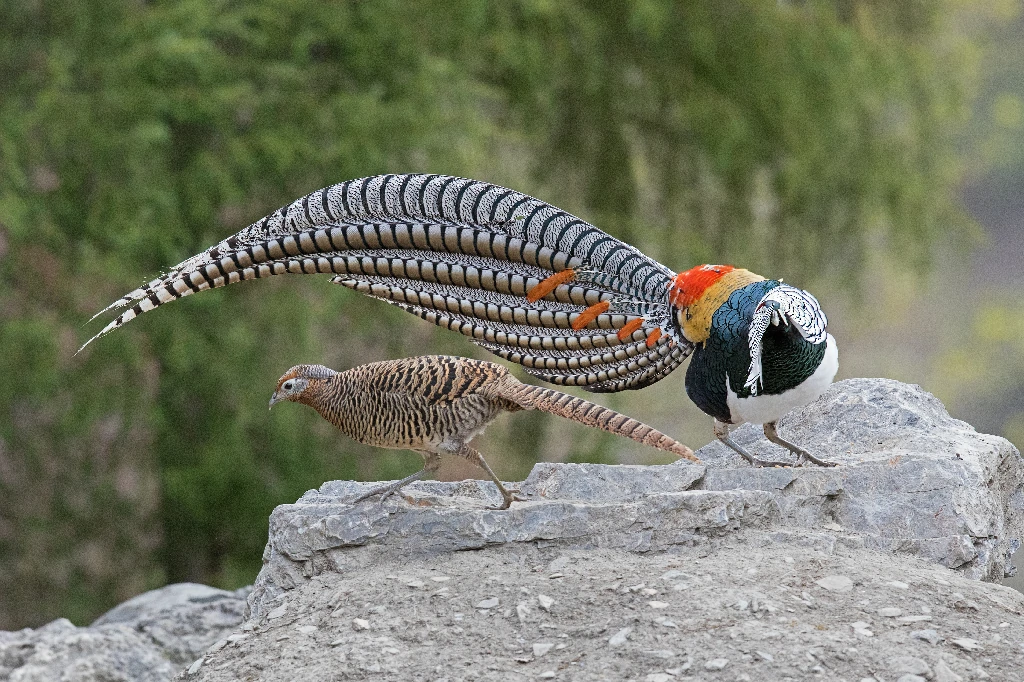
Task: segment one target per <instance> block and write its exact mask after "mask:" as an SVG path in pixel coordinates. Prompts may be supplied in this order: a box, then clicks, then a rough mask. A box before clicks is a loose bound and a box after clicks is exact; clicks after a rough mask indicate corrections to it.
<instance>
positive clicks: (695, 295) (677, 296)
mask: <svg viewBox="0 0 1024 682" xmlns="http://www.w3.org/2000/svg"><path fill="white" fill-rule="evenodd" d="M735 269H736V268H734V267H733V266H731V265H698V266H697V267H695V268H690V269H689V270H687V271H686V272H680V273H679V274H678V275H676V278H675V279H674V280H672V284H670V285H669V300H671V302H672V305H674V306H675V307H677V308H685V307H687V306H689V305H692V304H693V303H695V302H696V301H699V300H700V298H701V296H703V295H704V292H705V291H707V290H708V288H709V287H711V286H712V285H713V284H714V283H715V282H717V281H718V280H720V279H722V277H724V276H725V275H727V274H728V273H730V272H732V271H733V270H735Z"/></svg>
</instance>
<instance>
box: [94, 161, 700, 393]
mask: <svg viewBox="0 0 1024 682" xmlns="http://www.w3.org/2000/svg"><path fill="white" fill-rule="evenodd" d="M285 273H294V274H328V275H331V276H332V280H331V281H332V282H334V283H336V284H341V285H342V286H345V287H348V288H350V289H355V290H357V291H361V292H363V293H366V294H368V295H370V296H373V297H375V298H379V299H382V300H384V301H387V302H389V303H392V304H394V305H397V306H399V307H401V308H403V309H404V310H407V311H409V312H411V313H413V314H415V315H418V316H419V317H421V318H423V319H426V320H428V321H430V322H433V323H434V324H437V325H440V326H444V327H447V328H449V329H453V330H456V331H459V332H460V333H462V334H464V335H466V336H468V337H469V338H471V339H472V340H473V341H474V342H476V343H478V344H479V345H481V346H483V347H484V348H487V349H488V350H490V351H491V352H494V353H496V354H498V355H500V356H502V357H504V358H506V359H509V360H512V361H513V362H517V363H520V364H522V365H523V366H525V367H526V369H527V371H529V372H531V373H533V374H536V375H537V376H540V377H542V378H544V379H545V380H547V381H551V382H554V383H558V384H564V385H574V386H582V387H584V388H586V389H588V390H596V391H618V390H623V389H628V388H641V387H643V386H646V385H648V384H650V383H653V382H654V381H657V380H658V379H660V378H661V377H663V376H664V375H665V374H667V373H668V372H670V371H671V370H672V369H674V368H675V367H677V366H678V365H679V364H680V363H682V361H683V360H684V359H685V358H686V357H687V355H688V354H689V352H690V350H691V347H690V346H689V344H688V343H687V342H685V340H684V339H682V338H681V337H678V336H668V335H665V336H663V335H661V333H660V329H662V328H664V329H668V328H669V326H670V324H671V309H670V306H668V305H667V304H666V302H667V293H666V292H667V290H668V287H669V285H670V283H671V281H672V278H673V276H674V273H672V271H670V270H669V269H668V268H666V267H665V266H664V265H662V264H660V263H658V262H657V261H655V260H653V259H651V258H648V257H647V256H645V255H643V254H642V253H640V252H639V251H637V250H636V249H635V248H633V247H632V246H629V245H628V244H625V243H623V242H621V241H619V240H617V239H615V238H613V237H611V236H609V235H608V234H606V233H605V232H602V231H601V230H599V229H597V228H596V227H594V226H592V225H590V224H588V223H586V222H584V221H583V220H580V219H579V218H576V217H575V216H572V215H570V214H568V213H566V212H565V211H562V210H560V209H558V208H555V207H554V206H551V205H549V204H546V203H544V202H542V201H539V200H537V199H534V198H532V197H529V196H527V195H525V194H521V193H519V192H515V191H513V190H509V189H505V188H503V187H499V186H497V185H492V184H489V183H486V182H479V181H475V180H468V179H464V178H456V177H449V176H443V175H380V176H374V177H369V178H363V179H360V180H351V181H348V182H344V183H341V184H338V185H332V186H330V187H327V188H325V189H322V190H319V191H316V192H313V193H312V194H309V195H307V196H305V197H303V198H301V199H299V200H298V201H295V202H293V203H292V204H290V205H288V206H285V207H282V208H281V209H279V210H277V211H275V212H274V213H272V214H270V215H269V216H267V217H265V218H263V219H262V220H260V221H257V222H256V223H253V224H252V225H250V226H249V227H247V228H245V229H243V230H241V231H240V232H238V233H237V234H235V235H233V236H231V237H229V238H228V239H226V240H224V241H222V242H220V243H219V244H217V245H215V246H213V247H211V248H209V249H207V250H206V251H204V252H202V253H199V254H197V255H195V256H192V257H191V258H189V259H187V260H185V261H183V262H182V263H180V264H178V265H177V266H175V267H173V268H171V270H170V271H168V272H167V273H166V274H165V275H163V276H162V277H160V278H158V279H155V280H153V281H151V282H150V283H149V284H147V285H145V286H142V287H140V288H138V289H136V290H135V291H132V292H131V293H129V294H127V295H126V296H124V297H122V298H120V299H119V300H117V301H115V302H114V303H113V304H112V305H111V306H109V307H108V308H107V309H106V310H111V309H115V308H121V307H125V306H130V307H129V308H128V310H126V311H124V312H123V313H121V314H120V315H119V316H118V317H117V318H116V319H115V320H113V321H112V322H111V323H110V324H108V325H107V326H106V327H104V328H103V330H101V331H100V333H99V334H97V335H96V336H95V337H93V339H90V340H89V341H88V342H86V345H88V343H90V342H91V341H92V340H94V339H96V338H98V337H100V336H102V335H104V334H107V333H109V332H111V331H113V330H114V329H117V328H118V327H121V326H123V325H124V324H127V323H128V322H129V321H131V320H132V319H134V318H135V317H138V316H139V315H141V314H142V313H144V312H148V311H150V310H153V309H155V308H158V307H159V306H161V305H163V304H165V303H169V302H171V301H173V300H176V299H178V298H182V297H184V296H188V295H190V294H192V293H195V292H197V291H203V290H205V289H211V288H216V287H222V286H225V285H227V284H232V283H234V282H240V281H242V280H249V279H259V278H262V277H269V276H272V275H280V274H285ZM106 310H105V311H104V312H106ZM84 347H85V346H83V348H84Z"/></svg>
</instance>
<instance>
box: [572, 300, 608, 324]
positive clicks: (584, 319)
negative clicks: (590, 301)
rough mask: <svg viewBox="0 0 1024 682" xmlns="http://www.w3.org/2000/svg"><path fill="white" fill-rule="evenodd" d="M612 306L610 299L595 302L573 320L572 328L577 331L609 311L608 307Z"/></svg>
mask: <svg viewBox="0 0 1024 682" xmlns="http://www.w3.org/2000/svg"><path fill="white" fill-rule="evenodd" d="M611 307H612V304H611V302H610V301H601V302H600V303H595V304H594V305H592V306H590V307H589V308H587V309H586V310H584V311H583V312H582V313H580V316H579V317H577V318H576V319H575V320H573V321H572V328H573V329H574V330H576V331H579V330H581V329H583V328H584V327H586V326H587V325H588V324H590V323H591V322H593V321H594V320H596V319H597V316H598V315H600V314H601V313H604V312H607V311H608V309H609V308H611Z"/></svg>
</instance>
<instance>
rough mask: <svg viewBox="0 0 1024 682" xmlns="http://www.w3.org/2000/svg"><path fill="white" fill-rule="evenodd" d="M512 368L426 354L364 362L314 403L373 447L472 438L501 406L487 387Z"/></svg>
mask: <svg viewBox="0 0 1024 682" xmlns="http://www.w3.org/2000/svg"><path fill="white" fill-rule="evenodd" d="M507 374H508V370H506V369H505V368H504V367H502V366H500V365H496V364H494V363H488V362H481V361H479V360H471V359H468V358H457V357H448V356H421V357H413V358H404V359H401V360H388V361H384V362H374V363H370V364H367V365H360V366H359V367H355V368H353V369H350V370H347V371H345V372H339V373H338V374H336V375H335V376H334V377H332V378H331V379H330V380H328V381H327V382H326V383H325V385H324V388H323V391H322V394H321V396H320V398H319V401H318V402H319V404H316V405H314V407H315V408H316V409H317V410H318V411H319V412H320V413H321V414H322V415H323V416H324V417H325V418H326V419H327V420H328V421H330V422H331V423H333V424H334V425H335V426H337V427H338V428H339V429H340V430H341V431H342V432H343V433H345V435H347V436H349V437H350V438H352V439H353V440H356V441H359V442H360V443H365V444H368V445H377V446H380V447H389V448H410V449H419V448H422V447H425V446H429V445H436V444H437V443H440V442H442V441H444V440H446V439H455V440H460V441H464V440H469V439H470V438H472V437H473V436H474V435H476V434H477V433H479V432H480V431H481V430H482V429H483V427H485V426H486V425H487V424H488V423H489V422H490V421H491V420H492V419H494V417H496V416H497V415H498V414H499V413H500V412H501V411H502V409H515V406H511V405H510V406H505V405H502V404H499V403H497V402H496V401H494V400H493V399H491V398H490V397H489V396H488V395H487V391H486V387H487V386H488V385H490V384H491V383H493V382H496V381H500V380H501V379H502V378H503V377H504V376H505V375H507Z"/></svg>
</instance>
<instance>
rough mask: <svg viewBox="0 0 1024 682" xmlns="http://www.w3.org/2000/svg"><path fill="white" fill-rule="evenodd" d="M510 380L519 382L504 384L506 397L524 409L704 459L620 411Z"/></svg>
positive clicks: (698, 460) (666, 450)
mask: <svg viewBox="0 0 1024 682" xmlns="http://www.w3.org/2000/svg"><path fill="white" fill-rule="evenodd" d="M510 379H511V381H514V382H515V383H514V384H512V383H511V381H506V382H504V384H503V386H504V388H503V391H502V396H503V397H504V398H506V399H507V400H511V401H512V402H514V403H516V404H517V405H519V406H520V407H522V408H523V409H527V410H540V411H542V412H548V413H550V414H554V415H557V416H559V417H564V418H565V419H571V420H572V421H575V422H579V423H580V424H584V425H586V426H591V427H593V428H596V429H601V430H602V431H607V432H609V433H614V434H615V435H618V436H623V437H624V438H629V439H631V440H635V441H636V442H638V443H642V444H644V445H647V446H649V447H652V448H657V449H658V450H664V451H665V452H671V453H673V454H675V455H678V456H680V457H684V458H686V459H688V460H691V461H693V462H700V459H698V458H697V456H696V455H694V454H693V450H691V449H690V448H688V447H686V446H685V445H683V444H682V443H680V442H679V441H677V440H675V439H674V438H671V437H669V436H666V435H665V434H664V433H662V432H661V431H658V430H657V429H654V428H652V427H650V426H648V425H647V424H644V423H643V422H641V421H638V420H636V419H633V418H632V417H627V416H626V415H624V414H622V413H620V412H616V411H615V410H612V409H609V408H607V407H603V406H601V405H598V404H597V403H592V402H590V401H589V400H584V399H583V398H577V397H576V396H572V395H569V394H568V393H562V392H561V391H555V390H553V389H550V388H544V387H543V386H534V385H532V384H524V383H521V382H519V381H516V380H515V379H512V378H511V377H510Z"/></svg>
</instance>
